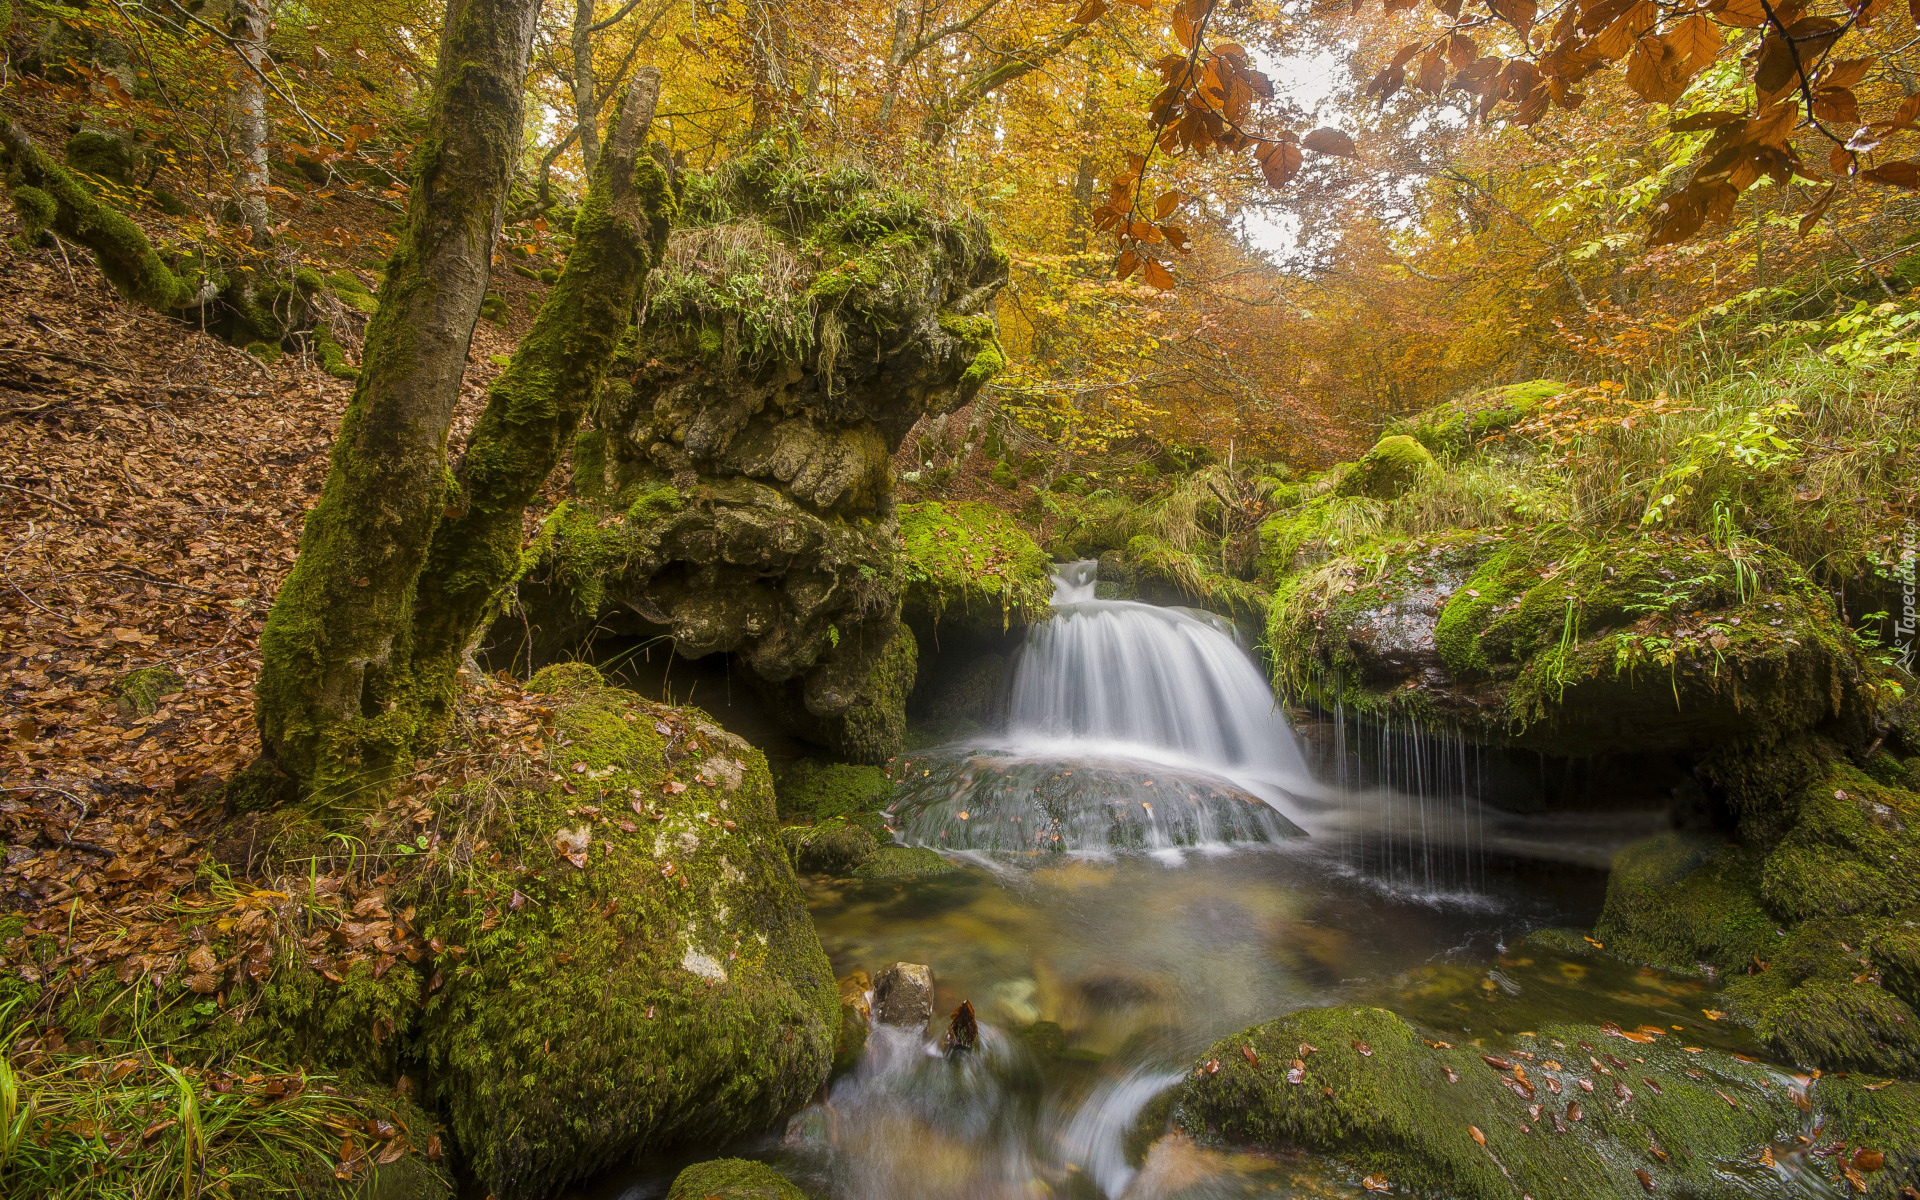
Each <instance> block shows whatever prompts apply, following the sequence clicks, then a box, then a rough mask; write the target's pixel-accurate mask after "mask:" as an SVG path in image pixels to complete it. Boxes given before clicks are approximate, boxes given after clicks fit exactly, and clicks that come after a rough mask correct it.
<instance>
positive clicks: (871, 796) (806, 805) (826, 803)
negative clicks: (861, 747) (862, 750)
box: [774, 758, 893, 821]
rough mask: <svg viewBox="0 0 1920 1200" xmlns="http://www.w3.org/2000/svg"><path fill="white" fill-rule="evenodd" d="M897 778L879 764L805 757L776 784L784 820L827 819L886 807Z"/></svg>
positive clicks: (785, 771)
mask: <svg viewBox="0 0 1920 1200" xmlns="http://www.w3.org/2000/svg"><path fill="white" fill-rule="evenodd" d="M892 793H893V781H892V780H890V779H888V778H887V773H886V772H885V771H883V770H882V769H881V768H879V767H872V766H857V765H854V764H850V763H828V762H821V761H819V760H817V759H811V758H803V759H799V760H797V761H795V762H794V763H792V764H790V765H789V766H788V767H787V768H786V769H785V770H783V771H782V772H781V773H780V777H779V779H778V781H777V782H776V783H775V784H774V794H775V797H776V799H777V802H778V804H779V807H780V819H781V820H783V821H825V820H828V819H829V818H832V817H845V816H852V815H853V814H855V813H862V812H869V811H872V810H874V809H877V808H884V807H885V806H886V803H887V798H888V797H889V796H891V795H892Z"/></svg>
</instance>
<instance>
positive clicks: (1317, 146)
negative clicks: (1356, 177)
mask: <svg viewBox="0 0 1920 1200" xmlns="http://www.w3.org/2000/svg"><path fill="white" fill-rule="evenodd" d="M1300 144H1301V145H1302V146H1304V147H1306V148H1307V149H1309V150H1312V151H1314V152H1315V153H1318V154H1338V155H1340V156H1341V157H1343V158H1352V157H1353V156H1354V155H1355V154H1356V153H1358V151H1357V150H1356V148H1355V147H1354V144H1353V139H1352V138H1350V137H1348V136H1347V135H1346V134H1344V133H1342V132H1340V131H1339V130H1338V129H1331V128H1321V129H1315V130H1313V131H1311V132H1310V133H1308V134H1307V135H1306V136H1305V137H1303V138H1301V139H1300Z"/></svg>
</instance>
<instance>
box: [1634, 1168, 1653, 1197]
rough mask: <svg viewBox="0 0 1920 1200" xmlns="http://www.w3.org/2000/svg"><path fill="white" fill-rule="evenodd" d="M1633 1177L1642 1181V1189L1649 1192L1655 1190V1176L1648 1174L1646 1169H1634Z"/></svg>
mask: <svg viewBox="0 0 1920 1200" xmlns="http://www.w3.org/2000/svg"><path fill="white" fill-rule="evenodd" d="M1633 1177H1634V1178H1635V1179H1638V1180H1639V1181H1640V1186H1641V1187H1643V1188H1645V1189H1647V1190H1648V1191H1649V1192H1651V1191H1652V1190H1653V1175H1652V1174H1651V1173H1650V1172H1648V1170H1647V1169H1646V1168H1645V1167H1635V1168H1634V1169H1633Z"/></svg>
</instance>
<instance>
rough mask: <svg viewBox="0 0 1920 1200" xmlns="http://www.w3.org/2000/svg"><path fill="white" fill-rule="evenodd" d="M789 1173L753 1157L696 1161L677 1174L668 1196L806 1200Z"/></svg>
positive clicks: (705, 1199)
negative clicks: (788, 1177) (781, 1172)
mask: <svg viewBox="0 0 1920 1200" xmlns="http://www.w3.org/2000/svg"><path fill="white" fill-rule="evenodd" d="M806 1197H807V1194H806V1193H805V1192H803V1191H801V1190H800V1189H799V1188H797V1187H795V1186H794V1185H793V1184H792V1182H790V1181H789V1180H788V1179H787V1178H786V1176H784V1175H782V1174H780V1173H779V1172H778V1171H776V1170H774V1169H773V1168H772V1167H769V1166H768V1165H767V1164H765V1163H763V1162H754V1161H753V1160H752V1159H750V1158H716V1159H713V1160H711V1161H709V1162H703V1163H695V1164H693V1165H692V1166H690V1167H688V1168H687V1169H686V1170H684V1171H682V1172H680V1174H679V1175H677V1176H675V1177H674V1180H673V1186H672V1187H671V1188H669V1189H668V1190H667V1200H806Z"/></svg>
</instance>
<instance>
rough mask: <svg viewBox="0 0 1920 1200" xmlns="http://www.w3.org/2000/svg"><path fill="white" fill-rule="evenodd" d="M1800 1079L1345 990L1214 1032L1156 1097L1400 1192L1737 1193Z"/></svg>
mask: <svg viewBox="0 0 1920 1200" xmlns="http://www.w3.org/2000/svg"><path fill="white" fill-rule="evenodd" d="M1623 1033H1624V1034H1626V1036H1621V1034H1623ZM1696 1050H1697V1052H1695V1051H1696ZM1589 1088H1590V1089H1591V1090H1589ZM1796 1090H1797V1089H1796V1088H1795V1087H1794V1086H1792V1084H1791V1082H1790V1081H1789V1080H1788V1079H1786V1078H1785V1077H1783V1076H1782V1075H1780V1074H1779V1073H1778V1072H1777V1071H1774V1070H1772V1069H1771V1068H1768V1067H1766V1066H1764V1065H1761V1064H1759V1063H1755V1062H1753V1061H1751V1060H1749V1059H1743V1058H1739V1057H1736V1056H1734V1055H1731V1054H1727V1053H1722V1052H1718V1051H1714V1050H1709V1049H1700V1048H1697V1047H1696V1048H1694V1049H1691V1050H1690V1049H1688V1048H1686V1047H1684V1046H1683V1045H1682V1044H1681V1041H1680V1038H1678V1037H1677V1036H1674V1035H1672V1034H1670V1033H1665V1034H1655V1033H1651V1032H1644V1031H1613V1030H1609V1029H1604V1028H1602V1027H1596V1026H1591V1025H1563V1026H1551V1025H1550V1026H1544V1027H1542V1028H1541V1029H1539V1030H1537V1031H1533V1032H1530V1033H1523V1034H1519V1035H1516V1036H1514V1037H1512V1038H1497V1039H1491V1038H1483V1039H1480V1040H1479V1041H1478V1042H1476V1044H1474V1045H1462V1046H1457V1047H1456V1046H1452V1045H1449V1044H1448V1043H1447V1042H1446V1041H1444V1040H1442V1039H1440V1038H1438V1037H1436V1036H1434V1035H1432V1034H1430V1033H1427V1032H1425V1031H1423V1030H1421V1029H1419V1028H1417V1027H1415V1026H1413V1025H1411V1024H1409V1023H1408V1022H1406V1021H1405V1020H1403V1019H1401V1018H1400V1017H1398V1016H1396V1015H1394V1014H1393V1013H1390V1012H1388V1011H1386V1010H1384V1009H1378V1008H1349V1007H1340V1008H1328V1009H1314V1010H1309V1011H1305V1012H1298V1013H1294V1014H1292V1015H1290V1016H1287V1017H1282V1018H1280V1019H1279V1020H1276V1021H1272V1022H1269V1023H1267V1024H1265V1025H1261V1026H1258V1027H1256V1028H1253V1029H1249V1030H1247V1031H1245V1032H1244V1033H1241V1034H1238V1035H1235V1036H1233V1037H1230V1038H1227V1039H1225V1040H1223V1041H1221V1042H1219V1043H1218V1044H1216V1045H1215V1046H1213V1047H1212V1048H1211V1049H1210V1050H1209V1051H1208V1052H1207V1053H1206V1054H1205V1055H1203V1056H1202V1057H1201V1060H1200V1061H1199V1062H1198V1063H1197V1064H1195V1067H1194V1069H1193V1071H1192V1072H1191V1073H1190V1074H1189V1076H1188V1078H1187V1080H1186V1082H1185V1083H1183V1084H1182V1085H1180V1086H1179V1087H1178V1088H1177V1089H1176V1091H1175V1092H1174V1093H1172V1095H1171V1098H1170V1099H1169V1100H1168V1101H1165V1102H1163V1103H1162V1104H1161V1105H1159V1106H1156V1107H1155V1108H1154V1109H1150V1110H1149V1112H1150V1113H1151V1114H1153V1115H1155V1116H1158V1117H1159V1118H1160V1119H1162V1120H1164V1119H1165V1118H1166V1116H1167V1115H1168V1113H1169V1110H1170V1112H1171V1119H1172V1124H1173V1125H1174V1127H1175V1128H1176V1129H1178V1130H1181V1131H1183V1132H1185V1133H1187V1134H1190V1135H1192V1136H1196V1137H1201V1138H1211V1139H1220V1140H1224V1141H1226V1142H1228V1143H1231V1144H1239V1145H1251V1146H1254V1147H1258V1148H1260V1149H1262V1150H1267V1151H1271V1152H1284V1151H1297V1150H1310V1151H1316V1152H1319V1153H1323V1154H1327V1155H1331V1156H1333V1157H1334V1158H1336V1159H1338V1160H1339V1161H1341V1162H1343V1163H1345V1164H1347V1165H1348V1166H1349V1167H1350V1168H1351V1169H1352V1170H1354V1171H1355V1172H1356V1173H1358V1174H1362V1175H1366V1176H1369V1177H1373V1178H1374V1180H1375V1182H1376V1184H1383V1185H1384V1187H1385V1188H1388V1189H1391V1190H1392V1191H1393V1192H1396V1193H1401V1192H1428V1193H1436V1194H1443V1195H1448V1196H1455V1197H1461V1198H1462V1200H1512V1198H1513V1197H1516V1196H1520V1195H1532V1196H1538V1197H1542V1198H1543V1200H1544V1198H1546V1197H1552V1198H1554V1200H1584V1198H1587V1197H1592V1198H1594V1200H1600V1198H1602V1197H1605V1198H1607V1200H1616V1198H1618V1197H1621V1196H1638V1195H1644V1194H1648V1193H1652V1194H1656V1195H1681V1196H1692V1197H1718V1196H1726V1197H1735V1196H1747V1195H1751V1194H1753V1192H1752V1191H1751V1190H1750V1188H1751V1186H1752V1183H1753V1181H1752V1180H1749V1179H1746V1178H1742V1176H1743V1175H1744V1174H1745V1172H1744V1170H1729V1169H1728V1168H1729V1167H1730V1166H1731V1165H1733V1164H1736V1163H1740V1162H1742V1160H1745V1161H1748V1162H1752V1163H1755V1164H1757V1163H1758V1161H1759V1155H1760V1152H1761V1150H1762V1149H1763V1148H1767V1147H1770V1146H1771V1145H1772V1144H1773V1143H1774V1142H1775V1141H1786V1140H1788V1139H1790V1138H1791V1137H1792V1136H1793V1134H1795V1133H1798V1132H1799V1131H1800V1130H1801V1128H1802V1127H1803V1125H1804V1123H1805V1118H1804V1117H1803V1116H1802V1112H1801V1108H1800V1104H1802V1103H1805V1102H1806V1098H1805V1097H1804V1096H1800V1097H1799V1098H1798V1100H1796V1095H1795V1093H1796ZM1756 1178H1757V1177H1756Z"/></svg>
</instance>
